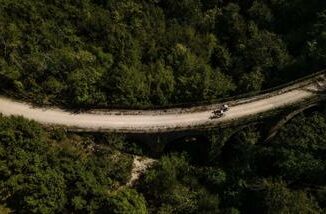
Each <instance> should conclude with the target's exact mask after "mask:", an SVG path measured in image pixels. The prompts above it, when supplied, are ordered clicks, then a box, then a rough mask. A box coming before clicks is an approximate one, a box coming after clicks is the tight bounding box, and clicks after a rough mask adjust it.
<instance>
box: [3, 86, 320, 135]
mask: <svg viewBox="0 0 326 214" xmlns="http://www.w3.org/2000/svg"><path fill="white" fill-rule="evenodd" d="M325 82H326V81H323V82H320V81H319V82H317V81H316V82H313V83H310V84H309V85H306V86H304V87H300V88H296V89H291V90H280V91H279V92H277V93H275V92H274V93H273V95H272V96H260V98H257V99H256V98H255V97H250V98H248V101H247V102H238V104H234V105H233V106H231V107H230V110H229V111H228V112H226V114H225V115H224V116H223V117H222V118H219V119H214V120H210V119H209V117H210V116H211V114H212V110H213V109H211V108H214V106H212V107H210V108H207V109H203V110H199V111H191V109H190V110H189V111H185V112H178V111H168V112H166V113H164V112H163V113H162V111H161V110H157V111H153V110H152V111H149V112H150V113H149V112H146V111H143V112H139V111H133V110H130V111H127V112H126V111H123V112H122V113H121V115H117V114H110V113H105V114H99V113H94V112H84V113H78V114H75V113H71V112H68V111H64V110H62V109H58V108H38V107H32V106H31V105H30V104H27V103H23V102H17V101H14V100H11V99H8V98H5V97H0V113H2V114H3V115H5V116H9V115H20V116H23V117H25V118H27V119H31V120H35V121H37V122H39V123H42V124H45V125H61V126H65V127H68V128H71V129H80V130H85V131H116V132H130V133H132V132H158V131H159V132H164V131H167V130H173V129H175V130H178V129H186V128H187V127H197V126H198V127H199V126H205V125H216V124H218V123H223V122H227V121H230V120H235V119H241V118H244V117H248V116H250V115H254V114H258V113H263V112H266V111H270V110H273V109H276V108H282V107H286V106H288V105H291V104H293V103H297V102H300V101H302V100H304V99H306V98H311V97H313V96H314V95H315V92H320V91H321V90H324V89H325V85H326V84H325ZM234 103H237V102H234Z"/></svg>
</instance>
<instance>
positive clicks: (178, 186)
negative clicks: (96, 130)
mask: <svg viewBox="0 0 326 214" xmlns="http://www.w3.org/2000/svg"><path fill="white" fill-rule="evenodd" d="M324 109H325V108H324V107H322V109H321V110H319V111H316V110H313V112H309V111H307V112H306V113H302V114H300V115H298V116H296V117H295V118H294V119H292V120H291V121H290V122H289V123H288V124H286V125H285V126H284V127H283V128H282V129H281V130H280V132H279V133H278V134H277V135H276V136H275V137H274V138H273V139H272V140H271V141H269V142H268V143H264V139H265V138H264V136H263V131H262V130H264V128H262V127H259V126H258V125H249V126H248V127H246V128H243V129H236V130H233V129H215V130H212V131H210V132H206V135H197V136H191V137H187V138H185V139H184V140H183V141H182V140H181V139H179V140H177V141H176V142H174V143H175V144H176V145H173V143H170V144H169V145H168V146H167V147H166V150H165V153H164V155H163V156H162V157H161V158H160V159H159V160H158V162H156V163H155V164H154V166H153V167H152V168H151V169H149V170H148V171H147V172H146V173H145V174H144V175H142V177H141V178H140V180H138V182H137V183H136V185H135V186H134V187H126V186H125V184H126V183H127V181H128V179H129V178H130V172H131V157H130V155H127V154H126V153H136V154H143V153H150V148H145V147H144V146H143V144H140V145H138V144H137V143H135V142H134V143H132V142H133V141H132V140H131V139H128V138H126V137H125V136H123V135H117V134H86V133H84V134H78V135H77V134H73V133H66V132H65V131H64V130H63V129H53V130H49V131H45V130H44V129H43V128H42V127H40V126H39V125H38V124H37V123H35V122H30V121H27V120H24V119H22V118H19V117H18V118H16V117H13V118H6V117H0V130H1V131H0V211H1V212H3V213H9V211H12V212H14V213H130V212H132V213H275V214H276V213H323V212H325V211H326V165H325V164H326V156H325V152H326V151H325V150H326V114H325V113H326V112H325V110H324ZM203 136H207V137H203ZM130 143H131V144H130ZM152 143H153V144H155V143H156V144H158V143H159V142H152ZM155 146H156V145H154V148H155ZM121 151H123V152H121Z"/></svg>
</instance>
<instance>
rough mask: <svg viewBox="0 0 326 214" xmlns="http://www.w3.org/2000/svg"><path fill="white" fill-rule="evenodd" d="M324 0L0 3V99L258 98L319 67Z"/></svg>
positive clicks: (159, 101) (156, 101)
mask: <svg viewBox="0 0 326 214" xmlns="http://www.w3.org/2000/svg"><path fill="white" fill-rule="evenodd" d="M325 29H326V1H325V0H310V1H307V0H264V1H263V0H255V1H253V0H241V1H240V0H178V1H175V0H147V1H145V0H46V1H45V0H37V1H35V0H0V81H1V85H0V91H2V93H7V94H11V95H14V96H18V97H19V98H26V99H30V100H33V101H34V102H36V103H39V104H58V105H65V106H67V107H95V106H150V105H165V104H171V103H184V102H194V101H195V102H198V101H203V100H206V101H207V100H208V101H209V100H213V99H216V98H223V97H226V96H229V95H235V94H239V93H244V92H254V91H259V90H261V89H262V88H267V87H271V86H275V85H277V84H280V83H283V82H286V81H289V80H291V79H294V78H296V77H299V76H303V75H305V74H309V73H311V72H314V71H317V70H318V69H321V68H324V67H325V65H326V36H325V31H326V30H325Z"/></svg>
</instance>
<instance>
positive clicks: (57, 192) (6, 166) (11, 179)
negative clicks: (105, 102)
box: [0, 116, 146, 213]
mask: <svg viewBox="0 0 326 214" xmlns="http://www.w3.org/2000/svg"><path fill="white" fill-rule="evenodd" d="M107 140H108V144H110V142H111V141H112V142H115V141H117V139H114V137H113V136H112V138H110V139H107ZM131 167H132V159H131V157H130V156H127V155H125V154H122V153H120V152H119V151H117V150H116V149H114V148H112V147H99V146H97V145H96V144H94V142H93V138H92V137H91V136H78V135H74V134H67V133H65V131H64V130H61V129H55V130H53V131H50V132H46V131H45V130H43V129H42V128H41V127H40V125H38V124H36V123H35V122H29V121H27V120H24V119H22V118H4V117H2V116H0V204H3V206H0V212H1V213H7V212H9V210H11V211H12V212H14V213H125V212H126V211H127V210H138V213H145V212H146V202H145V200H144V198H143V197H142V195H140V194H138V193H137V192H136V191H135V190H133V189H128V188H126V187H122V188H121V186H123V185H124V184H125V183H127V181H128V180H129V178H130V172H131ZM108 211H109V212H108Z"/></svg>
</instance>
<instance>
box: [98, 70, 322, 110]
mask: <svg viewBox="0 0 326 214" xmlns="http://www.w3.org/2000/svg"><path fill="white" fill-rule="evenodd" d="M323 75H326V69H325V70H321V71H319V72H315V73H313V74H310V75H307V76H304V77H301V78H298V79H296V80H293V81H290V82H287V83H284V84H281V85H278V86H275V87H272V88H268V89H265V90H261V91H255V92H248V93H244V94H240V95H235V96H230V97H226V98H217V99H212V100H208V101H198V102H191V103H190V102H185V103H177V104H166V105H160V106H157V105H135V106H122V105H113V106H110V107H109V108H110V109H124V110H167V109H173V108H190V107H198V108H200V107H202V106H207V105H214V104H219V103H230V104H231V105H232V104H234V103H239V102H245V100H248V98H254V99H260V98H265V97H268V96H271V95H273V94H274V93H279V92H280V91H282V93H283V92H285V91H289V90H292V89H296V88H299V87H302V86H305V85H308V84H310V83H312V82H313V81H315V80H316V79H318V78H320V77H322V76H323ZM250 100H251V99H250ZM96 109H97V110H101V109H105V108H104V107H102V108H101V107H98V108H96Z"/></svg>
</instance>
